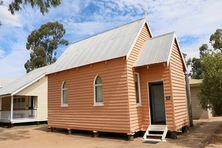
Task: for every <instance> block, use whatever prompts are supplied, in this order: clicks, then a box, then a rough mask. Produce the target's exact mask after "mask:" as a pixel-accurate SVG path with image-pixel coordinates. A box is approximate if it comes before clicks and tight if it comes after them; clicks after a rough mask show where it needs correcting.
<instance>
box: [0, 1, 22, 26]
mask: <svg viewBox="0 0 222 148" xmlns="http://www.w3.org/2000/svg"><path fill="white" fill-rule="evenodd" d="M0 22H1V23H2V24H3V25H9V26H15V27H21V22H20V20H19V17H18V15H12V14H11V13H10V12H9V11H8V7H6V6H4V5H0Z"/></svg>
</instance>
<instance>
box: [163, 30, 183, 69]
mask: <svg viewBox="0 0 222 148" xmlns="http://www.w3.org/2000/svg"><path fill="white" fill-rule="evenodd" d="M174 41H176V44H177V46H178V48H179V50H178V51H179V54H180V56H181V58H182V62H183V66H184V70H185V72H186V71H187V66H186V62H185V61H184V57H183V54H182V53H181V48H180V45H179V42H178V41H177V37H176V34H175V33H174V35H173V40H172V43H171V47H170V53H169V56H168V60H167V66H169V64H170V58H171V53H172V50H173V44H174Z"/></svg>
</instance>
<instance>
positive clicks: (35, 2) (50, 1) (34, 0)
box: [9, 0, 61, 14]
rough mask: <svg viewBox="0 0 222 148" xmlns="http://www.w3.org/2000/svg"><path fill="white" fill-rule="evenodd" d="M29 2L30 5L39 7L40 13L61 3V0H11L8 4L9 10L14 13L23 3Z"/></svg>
mask: <svg viewBox="0 0 222 148" xmlns="http://www.w3.org/2000/svg"><path fill="white" fill-rule="evenodd" d="M28 4H30V5H31V6H32V7H35V6H36V7H39V9H40V11H41V13H42V14H44V13H46V12H48V9H49V8H51V7H56V6H58V5H60V4H61V0H13V1H12V2H11V3H10V4H9V11H10V12H11V13H12V14H15V11H19V10H21V9H22V6H23V5H28Z"/></svg>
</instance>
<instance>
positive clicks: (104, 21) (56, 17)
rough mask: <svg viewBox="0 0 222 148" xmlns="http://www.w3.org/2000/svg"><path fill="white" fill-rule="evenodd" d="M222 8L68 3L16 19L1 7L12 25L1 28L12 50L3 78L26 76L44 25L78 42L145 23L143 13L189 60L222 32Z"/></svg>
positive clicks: (210, 1) (209, 3)
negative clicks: (31, 45) (30, 42)
mask: <svg viewBox="0 0 222 148" xmlns="http://www.w3.org/2000/svg"><path fill="white" fill-rule="evenodd" d="M7 1H8V2H7ZM7 1H6V0H5V1H4V2H7V3H9V1H10V0H7ZM92 3H93V5H96V9H97V10H98V11H95V12H91V11H93V8H88V7H89V6H90V5H91V4H92ZM221 6H222V1H215V0H204V1H203V0H192V1H187V0H167V1H156V0H103V1H102V0H100V1H99V0H97V1H95V0H75V1H72V0H69V1H68V0H66V1H62V4H61V5H60V6H59V7H57V8H51V9H50V11H49V13H47V14H45V15H44V16H43V15H42V14H41V13H40V12H39V9H38V8H34V10H33V9H32V8H31V7H29V6H25V7H23V8H22V11H20V12H16V15H11V14H10V12H9V11H8V8H7V6H6V5H4V6H0V21H2V23H3V24H7V25H3V26H1V27H0V48H1V49H5V48H4V46H6V44H7V43H8V44H9V45H8V46H9V47H7V48H8V49H6V50H7V51H6V50H0V64H1V65H0V66H1V67H2V64H3V65H4V68H5V71H4V73H1V74H0V76H4V75H6V76H7V75H15V74H18V75H21V74H24V73H25V69H24V66H23V65H24V63H25V62H26V60H27V59H28V51H27V50H26V49H25V42H26V38H27V36H28V34H29V33H30V32H31V31H32V30H33V29H36V28H39V26H40V25H41V24H44V23H47V22H48V21H59V22H61V23H63V24H64V26H65V29H66V35H65V37H66V38H67V39H68V40H69V41H70V42H71V43H72V42H75V41H76V40H79V39H82V38H85V37H87V36H90V35H93V34H95V33H98V32H101V31H104V30H106V29H109V28H112V27H114V26H118V25H120V24H124V23H126V22H130V21H131V20H135V19H137V18H140V17H142V15H143V9H146V10H147V11H148V13H149V14H148V21H149V25H150V27H151V30H152V32H153V34H154V35H158V34H163V33H166V32H171V31H175V32H176V34H177V37H178V38H179V41H180V43H181V47H182V51H183V52H185V53H187V54H188V57H193V56H198V54H199V52H198V48H199V47H200V46H201V44H203V43H207V42H208V38H209V36H210V34H212V33H213V32H214V31H215V30H216V29H217V28H222V23H221V20H222V15H221V14H222V9H221ZM2 8H3V9H2ZM86 8H87V10H86ZM90 9H92V10H90ZM86 11H88V13H87V12H86ZM187 38H189V39H188V40H187ZM18 49H20V50H18ZM4 56H5V57H4ZM1 57H3V58H1ZM12 59H19V61H18V62H15V60H12ZM5 65H7V66H5Z"/></svg>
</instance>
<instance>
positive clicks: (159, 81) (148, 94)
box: [146, 79, 167, 125]
mask: <svg viewBox="0 0 222 148" xmlns="http://www.w3.org/2000/svg"><path fill="white" fill-rule="evenodd" d="M152 83H162V84H163V96H164V110H165V124H166V122H167V121H166V119H167V116H166V102H165V94H164V80H162V79H160V80H153V81H148V82H147V85H146V87H147V100H148V103H149V105H148V107H149V109H148V112H149V119H148V121H149V123H150V125H152V119H151V118H152V117H151V104H150V84H152Z"/></svg>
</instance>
